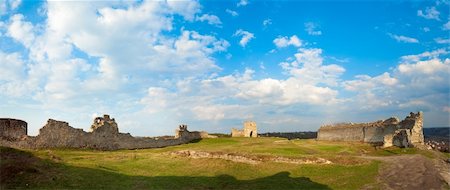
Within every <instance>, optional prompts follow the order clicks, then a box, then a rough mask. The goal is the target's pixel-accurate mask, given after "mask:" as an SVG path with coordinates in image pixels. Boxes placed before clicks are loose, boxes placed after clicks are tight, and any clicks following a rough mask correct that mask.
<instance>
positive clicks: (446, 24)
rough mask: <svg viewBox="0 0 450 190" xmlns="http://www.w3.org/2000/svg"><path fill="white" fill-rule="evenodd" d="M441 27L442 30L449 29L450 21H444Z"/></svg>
mask: <svg viewBox="0 0 450 190" xmlns="http://www.w3.org/2000/svg"><path fill="white" fill-rule="evenodd" d="M442 29H444V30H450V21H448V22H447V23H445V24H444V26H442Z"/></svg>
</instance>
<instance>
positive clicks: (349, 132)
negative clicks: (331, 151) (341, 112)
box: [317, 126, 364, 142]
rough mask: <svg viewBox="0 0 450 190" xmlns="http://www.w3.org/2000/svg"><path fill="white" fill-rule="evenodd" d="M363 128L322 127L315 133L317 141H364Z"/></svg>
mask: <svg viewBox="0 0 450 190" xmlns="http://www.w3.org/2000/svg"><path fill="white" fill-rule="evenodd" d="M363 128H364V127H363V126H343V127H324V128H320V129H319V131H318V132H317V140H328V141H360V142H363V141H364V130H363Z"/></svg>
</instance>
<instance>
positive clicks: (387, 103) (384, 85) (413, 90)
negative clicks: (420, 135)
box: [342, 49, 450, 115]
mask: <svg viewBox="0 0 450 190" xmlns="http://www.w3.org/2000/svg"><path fill="white" fill-rule="evenodd" d="M447 54H448V52H447V51H445V50H443V49H439V50H435V51H432V52H424V53H421V54H417V55H407V56H403V57H402V58H401V61H400V64H398V65H397V67H395V68H394V69H393V71H392V72H385V73H383V74H381V75H378V76H375V77H370V76H367V75H359V76H356V77H355V78H356V79H355V80H348V81H344V82H342V85H343V87H344V89H346V90H348V91H353V92H356V93H357V96H356V97H357V98H355V99H354V100H353V101H354V102H356V103H357V104H359V105H365V106H364V108H365V109H372V110H373V109H380V108H383V107H384V108H386V109H387V108H390V109H402V110H405V111H408V110H424V111H428V112H434V113H435V114H438V115H439V113H440V112H441V109H442V105H448V103H449V102H448V98H444V97H446V96H448V94H449V93H450V87H449V86H448V81H449V80H450V59H448V58H444V57H445V55H447Z"/></svg>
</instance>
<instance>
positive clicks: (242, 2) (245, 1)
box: [237, 0, 249, 7]
mask: <svg viewBox="0 0 450 190" xmlns="http://www.w3.org/2000/svg"><path fill="white" fill-rule="evenodd" d="M248 3H249V2H248V0H240V1H239V2H238V3H237V6H238V7H241V6H242V7H244V6H247V5H248Z"/></svg>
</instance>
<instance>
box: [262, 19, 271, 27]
mask: <svg viewBox="0 0 450 190" xmlns="http://www.w3.org/2000/svg"><path fill="white" fill-rule="evenodd" d="M271 24H272V19H270V18H268V19H266V20H263V26H264V27H267V26H269V25H271Z"/></svg>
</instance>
